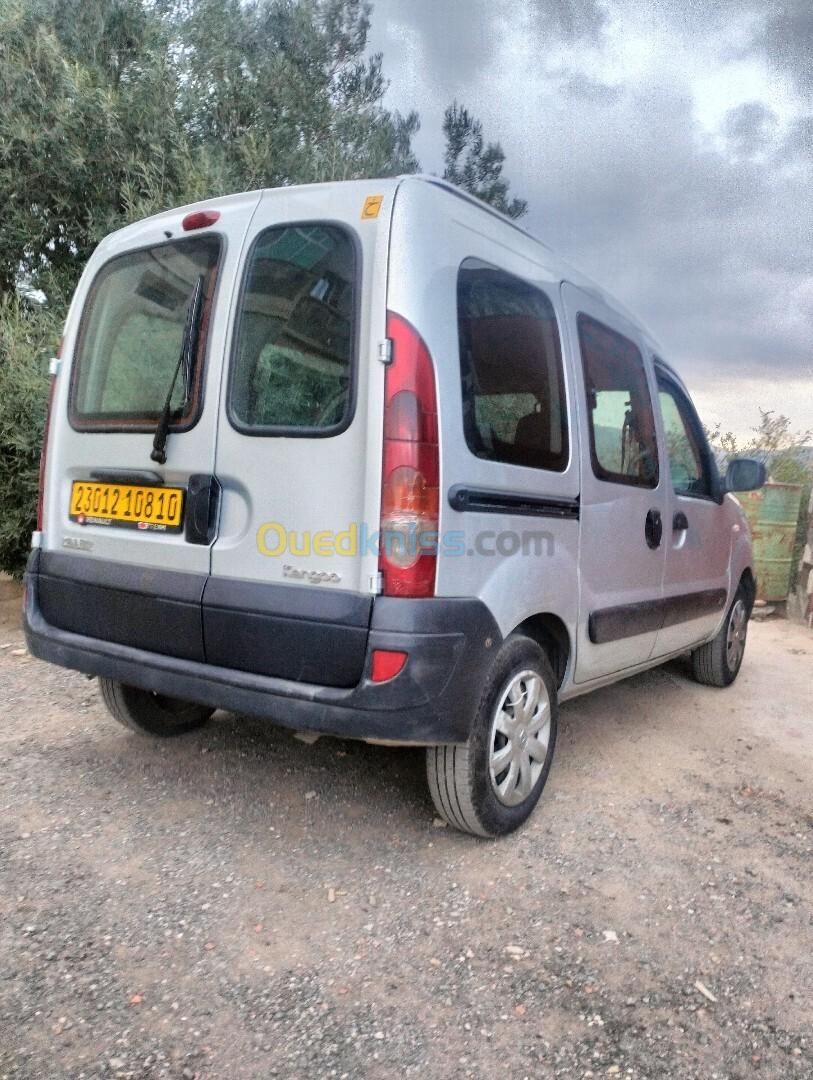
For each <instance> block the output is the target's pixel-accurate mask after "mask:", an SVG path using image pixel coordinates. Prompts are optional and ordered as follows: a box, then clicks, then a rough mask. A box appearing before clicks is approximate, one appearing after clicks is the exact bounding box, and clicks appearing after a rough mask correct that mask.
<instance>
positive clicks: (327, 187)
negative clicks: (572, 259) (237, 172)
mask: <svg viewBox="0 0 813 1080" xmlns="http://www.w3.org/2000/svg"><path fill="white" fill-rule="evenodd" d="M52 368H53V388H52V398H51V406H50V411H49V415H50V421H49V430H48V433H47V434H46V443H45V447H44V450H43V462H42V480H41V486H40V488H41V491H40V501H41V506H40V521H39V524H38V531H37V532H36V533H35V534H34V537H33V550H32V554H31V558H30V562H29V565H28V571H27V578H26V582H27V592H26V608H25V625H26V633H27V638H28V645H29V649H30V651H31V653H33V654H34V655H35V656H38V657H41V658H42V659H45V660H50V661H52V662H54V663H56V664H61V665H63V666H65V667H69V668H75V669H77V670H79V671H83V672H86V673H87V674H89V675H95V676H98V679H99V685H100V688H101V694H102V698H103V700H104V702H105V704H106V705H107V707H108V709H109V710H110V712H111V713H112V715H113V716H114V717H115V718H116V719H117V720H119V721H121V722H122V723H123V724H126V725H127V726H129V727H131V728H135V729H137V730H139V731H142V732H147V733H149V734H151V735H155V736H169V735H177V734H181V733H183V732H187V731H190V730H192V729H194V728H197V727H199V726H200V725H201V724H203V723H205V722H206V721H207V720H208V718H209V717H210V716H211V714H212V712H213V711H214V710H215V709H228V710H231V711H234V712H237V713H247V714H253V715H256V716H260V717H267V718H268V719H270V720H273V721H274V722H275V723H278V724H282V725H285V726H288V727H290V728H293V729H296V730H299V731H306V732H311V733H327V734H335V735H341V736H345V737H353V738H360V739H366V740H369V741H371V742H380V743H386V744H409V745H422V746H426V748H427V751H426V754H427V773H428V781H429V789H430V791H431V794H432V798H433V800H434V802H435V805H436V807H437V810H438V813H439V814H441V815H442V816H443V818H445V820H446V821H448V822H449V824H451V825H453V826H456V827H457V828H459V829H463V830H465V831H468V832H470V833H474V834H476V835H480V836H496V835H499V834H504V833H508V832H511V831H512V830H513V829H515V828H517V826H519V825H520V824H521V823H522V822H523V821H525V819H526V818H527V817H528V815H529V814H530V813H531V811H532V810H533V808H534V806H535V804H536V802H537V800H538V798H539V796H540V793H541V791H542V788H543V787H544V785H545V781H546V779H547V775H548V771H549V769H550V765H551V759H552V756H553V750H554V745H555V742H556V727H557V709H558V703H559V702H561V701H566V700H568V699H569V698H572V697H575V696H577V695H579V694H584V693H586V692H587V691H589V690H593V689H595V688H596V687H599V686H603V685H606V684H607V683H610V682H612V681H614V680H617V679H620V678H624V677H625V676H627V675H631V674H634V673H635V672H638V671H641V670H643V669H645V668H648V667H651V666H653V665H655V664H660V663H662V662H663V661H665V660H668V659H669V658H671V657H675V656H678V655H680V654H683V653H691V658H692V665H693V671H694V675H695V677H696V678H697V679H698V680H699V681H700V682H703V683H706V684H709V685H713V686H726V685H728V684H729V683H731V682H732V681H733V680H734V679H735V678H736V675H737V672H738V670H739V667H740V664H741V662H742V657H743V650H744V646H745V636H746V629H747V624H748V618H749V615H750V613H751V608H752V605H753V602H754V596H755V580H754V566H753V558H752V553H751V542H750V538H749V534H748V529H747V526H746V523H745V519H744V517H743V514H742V512H741V510H740V507H739V504H738V502H737V500H736V498H734V497H733V496H732V495H731V494H729V493H730V492H732V491H740V490H746V489H749V488H753V487H757V486H759V485H760V484H761V483H762V482H763V481H764V469H763V467H762V466H761V465H759V464H758V463H757V462H753V461H746V460H739V461H735V462H734V463H733V464H732V465H731V467H730V468H729V471H728V474H727V475H726V476H725V478H721V477H720V476H719V475H718V472H717V468H716V465H715V460H714V457H713V455H712V453H711V451H710V450H709V446H708V444H707V442H706V439H705V437H704V434H703V429H702V427H701V425H700V422H699V421H698V418H697V414H696V413H695V410H694V408H693V406H692V403H691V401H690V399H689V396H688V394H687V392H686V389H685V387H684V386H683V384H682V382H681V380H680V378H679V377H678V375H677V374H676V373H675V372H674V371H673V370H672V369H671V368H670V367H669V366H668V365H667V363H666V362H665V361H664V360H663V358H662V356H661V354H660V352H659V349H658V347H657V345H656V344H655V342H654V341H653V340H652V338H651V337H650V336H649V334H648V333H647V332H646V331H645V330H644V329H643V328H642V327H641V325H640V324H639V323H638V322H637V321H636V320H635V319H634V318H633V317H632V316H631V315H630V314H629V313H627V312H626V311H625V310H624V309H623V308H622V307H621V306H620V305H619V304H617V303H616V302H615V301H614V300H612V299H611V298H610V297H609V296H608V295H607V294H606V293H605V292H604V291H603V290H602V289H600V288H598V287H597V286H596V285H594V284H593V283H592V282H590V281H588V280H587V279H585V278H584V277H582V276H581V275H580V274H578V273H576V272H575V271H573V270H572V269H570V267H568V266H566V265H565V264H564V263H562V261H561V260H560V259H558V258H557V257H556V256H555V255H554V254H553V253H552V252H551V251H550V250H549V249H548V248H547V247H546V246H545V245H544V244H542V243H540V242H539V241H537V240H535V239H534V238H532V237H531V236H529V235H528V234H527V233H526V232H524V231H523V230H522V229H521V228H519V227H518V226H517V225H516V224H515V223H513V222H512V221H510V220H508V219H507V218H504V217H502V216H501V215H500V214H498V213H496V212H494V211H492V210H491V209H490V208H488V207H487V206H484V205H483V204H481V203H480V202H478V201H477V200H476V199H473V198H470V197H469V196H467V195H466V194H464V193H462V192H460V191H458V190H457V189H455V188H453V187H451V186H449V185H448V184H445V183H443V182H442V181H440V180H437V179H435V178H433V177H415V176H411V177H405V178H401V179H389V180H383V181H353V182H348V183H331V184H318V185H314V186H306V187H295V188H284V189H279V190H269V191H259V192H251V193H249V194H245V195H235V196H231V197H227V198H221V199H215V200H212V201H209V202H205V203H201V204H199V205H196V206H191V207H184V208H182V209H179V210H173V211H170V212H168V213H164V214H159V215H158V216H156V217H152V218H149V219H148V220H146V221H142V222H139V223H138V224H135V225H132V226H129V227H128V228H125V229H122V230H121V231H120V232H117V233H114V234H113V235H112V236H109V237H108V238H107V239H105V240H104V241H103V242H102V243H101V244H100V245H99V247H98V249H97V250H96V252H95V253H94V255H93V257H92V258H91V260H90V262H89V263H88V266H87V268H86V270H85V272H84V274H83V276H82V279H81V281H80V283H79V286H78V288H77V291H76V296H75V298H74V301H73V304H72V306H71V309H70V314H69V316H68V320H67V324H66V327H65V335H64V339H63V342H62V345H61V348H60V355H59V357H58V358H57V359H55V360H54V362H53V365H52Z"/></svg>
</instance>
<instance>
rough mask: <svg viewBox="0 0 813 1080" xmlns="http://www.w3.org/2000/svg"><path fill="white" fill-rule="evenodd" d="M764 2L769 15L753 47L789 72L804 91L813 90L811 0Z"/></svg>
mask: <svg viewBox="0 0 813 1080" xmlns="http://www.w3.org/2000/svg"><path fill="white" fill-rule="evenodd" d="M766 6H767V8H768V11H769V15H768V18H767V21H766V23H765V25H764V27H763V29H762V31H761V33H758V34H757V36H756V38H755V41H754V47H755V48H756V49H757V50H764V52H765V54H766V55H767V56H768V57H770V59H771V60H772V61H773V62H774V63H775V64H777V65H778V66H779V67H781V68H784V69H785V70H786V71H787V72H789V74H790V75H792V77H793V78H794V79H795V80H796V82H797V84H798V86H799V87H800V89H801V90H802V91H803V92H805V93H811V92H813V4H811V2H810V0H787V2H786V3H775V4H768V5H766Z"/></svg>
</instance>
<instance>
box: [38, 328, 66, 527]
mask: <svg viewBox="0 0 813 1080" xmlns="http://www.w3.org/2000/svg"><path fill="white" fill-rule="evenodd" d="M63 340H64V339H63ZM61 356H62V341H60V343H59V348H58V349H57V350H56V360H57V361H58V360H59V358H60V357H61ZM58 369H59V364H58V363H56V364H54V363H53V362H52V367H51V385H50V387H49V389H48V405H47V406H46V409H45V424H44V425H43V429H42V447H41V448H40V476H39V488H38V490H37V532H42V523H43V520H44V518H45V466H46V465H47V463H48V434H49V432H50V430H51V412H52V410H53V406H54V392H55V390H56V373H57V371H58Z"/></svg>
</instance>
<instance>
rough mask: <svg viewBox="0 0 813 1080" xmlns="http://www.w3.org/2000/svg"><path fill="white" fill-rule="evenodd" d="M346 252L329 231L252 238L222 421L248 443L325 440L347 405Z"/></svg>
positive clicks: (349, 252)
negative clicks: (265, 438) (283, 437)
mask: <svg viewBox="0 0 813 1080" xmlns="http://www.w3.org/2000/svg"><path fill="white" fill-rule="evenodd" d="M355 282H356V253H355V248H354V246H353V242H352V240H351V239H350V237H349V235H348V234H347V233H346V232H345V231H344V230H343V229H340V228H338V227H336V226H334V225H282V226H274V227H273V228H270V229H266V230H265V232H263V233H260V235H259V237H258V238H257V240H256V241H255V243H254V247H253V249H252V252H251V256H250V258H249V265H248V268H247V270H246V279H245V284H244V287H243V293H242V297H241V300H240V310H239V312H238V316H237V319H238V322H237V345H236V348H235V353H234V357H233V359H232V373H231V387H230V391H229V393H230V398H229V406H230V415H231V419H232V422H233V423H234V424H235V426H236V427H237V428H238V429H240V430H241V431H245V432H246V433H247V434H252V435H266V434H269V435H271V434H286V433H295V434H305V433H308V432H310V433H312V434H319V435H331V434H334V433H336V432H337V431H338V430H340V429H341V428H342V427H344V426H345V425H346V424H347V422H348V420H349V417H350V411H351V406H352V357H353V348H354V341H353V336H354V330H353V326H354V312H355V300H356V284H355Z"/></svg>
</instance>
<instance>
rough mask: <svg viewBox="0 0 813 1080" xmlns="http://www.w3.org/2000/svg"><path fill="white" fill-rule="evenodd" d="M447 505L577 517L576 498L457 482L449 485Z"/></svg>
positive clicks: (484, 511) (491, 511)
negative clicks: (530, 493) (468, 486)
mask: <svg viewBox="0 0 813 1080" xmlns="http://www.w3.org/2000/svg"><path fill="white" fill-rule="evenodd" d="M449 506H451V508H452V509H453V510H459V511H460V512H461V513H465V512H466V511H469V512H477V513H480V514H520V515H522V516H525V517H553V518H569V519H572V520H574V521H578V519H579V500H578V499H545V498H540V497H537V496H535V495H517V494H514V493H512V492H506V491H489V490H485V489H483V488H467V487H463V486H462V485H460V484H456V485H455V486H454V487H453V488H450V489H449Z"/></svg>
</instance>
